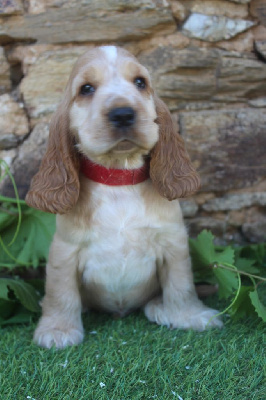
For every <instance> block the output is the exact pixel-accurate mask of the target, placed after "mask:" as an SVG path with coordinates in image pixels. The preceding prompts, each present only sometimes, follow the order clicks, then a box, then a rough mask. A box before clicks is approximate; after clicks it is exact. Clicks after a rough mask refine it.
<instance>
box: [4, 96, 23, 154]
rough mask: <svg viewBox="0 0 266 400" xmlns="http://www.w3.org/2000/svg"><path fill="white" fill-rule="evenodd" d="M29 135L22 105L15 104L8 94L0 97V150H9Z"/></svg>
mask: <svg viewBox="0 0 266 400" xmlns="http://www.w3.org/2000/svg"><path fill="white" fill-rule="evenodd" d="M27 133H29V124H28V119H27V116H26V114H25V111H24V109H23V104H22V103H16V102H15V101H14V100H13V99H12V97H11V96H10V95H9V94H3V95H2V96H0V149H10V148H12V147H15V146H16V145H17V144H18V143H20V142H21V136H24V135H26V134H27Z"/></svg>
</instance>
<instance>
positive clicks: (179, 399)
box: [172, 390, 183, 400]
mask: <svg viewBox="0 0 266 400" xmlns="http://www.w3.org/2000/svg"><path fill="white" fill-rule="evenodd" d="M172 394H173V395H174V396H177V398H178V400H183V399H182V397H181V396H179V394H177V393H176V392H174V391H173V390H172Z"/></svg>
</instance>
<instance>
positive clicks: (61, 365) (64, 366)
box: [59, 359, 68, 368]
mask: <svg viewBox="0 0 266 400" xmlns="http://www.w3.org/2000/svg"><path fill="white" fill-rule="evenodd" d="M67 364H68V360H67V359H66V361H65V362H64V364H59V365H60V367H63V368H66V366H67Z"/></svg>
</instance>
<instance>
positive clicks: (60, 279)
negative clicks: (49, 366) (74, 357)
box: [33, 236, 83, 348]
mask: <svg viewBox="0 0 266 400" xmlns="http://www.w3.org/2000/svg"><path fill="white" fill-rule="evenodd" d="M77 263H78V257H77V248H76V246H73V245H71V244H69V243H64V242H62V241H61V240H60V239H58V238H57V237H56V236H55V238H54V241H53V243H52V246H51V249H50V255H49V262H48V265H47V270H46V273H47V277H46V294H45V297H44V299H43V302H42V311H43V312H42V317H41V319H40V321H39V324H38V326H37V328H36V330H35V333H34V338H33V339H34V342H35V343H37V344H38V345H39V346H41V347H46V348H50V347H52V346H55V347H57V348H63V347H66V346H70V345H74V344H78V343H80V342H82V340H83V327H82V321H81V299H80V294H79V287H78V279H77Z"/></svg>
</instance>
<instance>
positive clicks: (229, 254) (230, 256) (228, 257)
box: [213, 246, 235, 264]
mask: <svg viewBox="0 0 266 400" xmlns="http://www.w3.org/2000/svg"><path fill="white" fill-rule="evenodd" d="M234 261H235V252H234V250H233V249H232V247H231V246H227V247H226V248H225V249H224V250H223V251H219V252H217V251H216V252H215V255H214V261H213V263H219V264H223V263H225V264H226V263H227V264H234Z"/></svg>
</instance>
